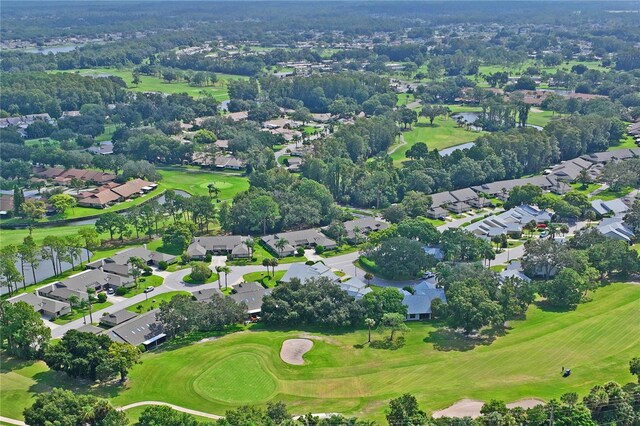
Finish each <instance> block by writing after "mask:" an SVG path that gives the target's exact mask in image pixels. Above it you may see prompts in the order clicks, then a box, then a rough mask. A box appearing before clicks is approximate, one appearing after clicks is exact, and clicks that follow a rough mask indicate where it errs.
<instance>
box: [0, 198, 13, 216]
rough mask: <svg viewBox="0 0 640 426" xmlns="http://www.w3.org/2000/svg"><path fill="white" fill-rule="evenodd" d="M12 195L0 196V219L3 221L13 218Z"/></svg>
mask: <svg viewBox="0 0 640 426" xmlns="http://www.w3.org/2000/svg"><path fill="white" fill-rule="evenodd" d="M13 210H14V205H13V195H8V194H2V195H0V217H1V218H3V219H6V218H10V217H11V216H13Z"/></svg>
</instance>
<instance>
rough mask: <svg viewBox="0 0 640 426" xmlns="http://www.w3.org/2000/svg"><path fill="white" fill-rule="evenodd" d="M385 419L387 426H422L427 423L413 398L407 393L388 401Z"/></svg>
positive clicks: (425, 416)
mask: <svg viewBox="0 0 640 426" xmlns="http://www.w3.org/2000/svg"><path fill="white" fill-rule="evenodd" d="M386 417H387V422H388V423H389V426H423V425H426V424H427V421H428V418H427V414H426V413H425V412H424V411H422V410H420V407H419V406H418V401H417V400H416V398H415V396H413V395H411V394H408V393H406V394H404V395H402V396H401V397H399V398H395V399H392V400H391V401H389V408H388V409H387V411H386Z"/></svg>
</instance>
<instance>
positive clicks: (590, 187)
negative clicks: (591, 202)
mask: <svg viewBox="0 0 640 426" xmlns="http://www.w3.org/2000/svg"><path fill="white" fill-rule="evenodd" d="M570 185H571V188H573V191H577V192H581V193H583V194H586V195H589V194H591V193H592V192H593V191H595V190H596V189H598V188H600V184H599V183H590V184H588V185H587V187H586V188H583V187H582V184H581V183H572V184H570Z"/></svg>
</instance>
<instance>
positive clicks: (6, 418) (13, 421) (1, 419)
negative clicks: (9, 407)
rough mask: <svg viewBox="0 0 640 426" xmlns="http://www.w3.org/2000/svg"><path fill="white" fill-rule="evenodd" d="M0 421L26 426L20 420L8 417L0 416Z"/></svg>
mask: <svg viewBox="0 0 640 426" xmlns="http://www.w3.org/2000/svg"><path fill="white" fill-rule="evenodd" d="M0 422H2V423H7V424H10V425H18V426H27V424H26V423H25V422H23V421H21V420H15V419H10V418H9V417H4V416H0Z"/></svg>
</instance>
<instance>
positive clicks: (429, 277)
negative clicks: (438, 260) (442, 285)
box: [422, 271, 436, 280]
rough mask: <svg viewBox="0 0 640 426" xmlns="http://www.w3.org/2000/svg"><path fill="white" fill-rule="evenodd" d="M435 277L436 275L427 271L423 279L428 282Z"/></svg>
mask: <svg viewBox="0 0 640 426" xmlns="http://www.w3.org/2000/svg"><path fill="white" fill-rule="evenodd" d="M435 277H436V274H434V273H433V272H431V271H427V272H425V273H424V274H422V279H424V280H428V279H431V278H435Z"/></svg>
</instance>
